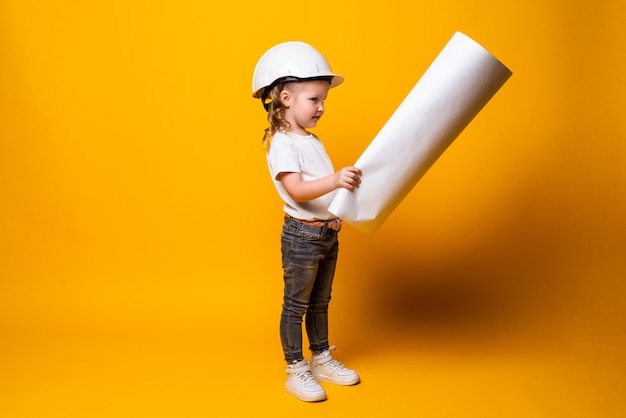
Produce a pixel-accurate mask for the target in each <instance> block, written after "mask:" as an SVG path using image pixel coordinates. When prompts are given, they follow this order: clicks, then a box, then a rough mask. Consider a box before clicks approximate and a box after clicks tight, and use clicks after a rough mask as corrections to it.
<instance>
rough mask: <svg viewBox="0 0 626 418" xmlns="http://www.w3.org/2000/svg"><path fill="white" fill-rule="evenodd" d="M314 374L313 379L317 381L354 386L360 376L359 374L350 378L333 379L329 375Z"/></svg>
mask: <svg viewBox="0 0 626 418" xmlns="http://www.w3.org/2000/svg"><path fill="white" fill-rule="evenodd" d="M314 376H315V380H317V381H318V383H333V384H335V385H340V386H354V385H356V384H357V383H359V382H360V381H361V378H360V377H359V376H357V377H356V378H354V379H352V380H335V379H333V378H331V377H326V376H319V375H316V374H314Z"/></svg>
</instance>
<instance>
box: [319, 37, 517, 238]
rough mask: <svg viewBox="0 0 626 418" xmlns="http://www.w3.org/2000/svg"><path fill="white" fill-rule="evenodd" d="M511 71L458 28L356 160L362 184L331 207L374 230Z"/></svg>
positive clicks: (363, 227)
mask: <svg viewBox="0 0 626 418" xmlns="http://www.w3.org/2000/svg"><path fill="white" fill-rule="evenodd" d="M511 74H512V73H511V71H510V70H509V69H508V68H506V67H505V66H504V65H503V64H502V63H501V62H500V61H498V60H497V59H496V58H495V57H494V56H493V55H491V54H490V53H489V52H488V51H486V50H485V49H484V48H483V47H481V46H480V45H479V44H477V43H476V42H475V41H473V40H472V39H470V38H469V37H468V36H466V35H464V34H462V33H460V32H456V33H455V34H454V35H453V36H452V38H451V39H450V41H449V42H448V43H447V44H446V46H445V47H444V49H443V50H442V51H441V52H440V53H439V55H438V56H437V58H436V59H435V61H433V63H432V64H431V65H430V67H429V68H428V69H427V70H426V72H425V73H424V75H422V77H421V78H420V79H419V81H418V82H417V84H416V85H415V87H413V89H412V90H411V91H410V92H409V94H408V96H407V97H406V98H405V99H404V101H403V102H402V103H401V104H400V106H399V107H398V109H397V110H396V111H395V112H394V113H393V115H392V116H391V118H390V119H389V120H388V121H387V123H386V124H385V125H384V126H383V128H382V129H381V130H380V132H379V133H378V134H377V135H376V137H375V138H374V139H373V140H372V142H371V143H370V144H369V146H368V147H367V149H366V150H365V151H364V152H363V154H362V155H361V156H360V157H359V159H358V160H357V161H356V163H355V164H354V165H355V166H356V167H358V168H360V169H361V170H362V172H363V175H362V183H361V186H360V187H359V188H358V189H355V190H354V191H348V190H347V189H340V190H339V191H338V192H337V195H336V196H335V198H334V199H333V201H332V203H331V205H330V207H329V208H328V210H329V211H330V212H331V213H333V214H335V215H337V216H339V217H341V218H343V219H344V221H346V222H348V223H349V224H350V225H352V226H353V227H355V228H356V229H358V230H360V231H362V232H365V233H368V234H373V233H374V232H375V231H376V230H377V229H378V228H379V227H380V225H382V223H383V222H384V221H385V220H386V219H387V217H388V216H389V215H390V214H391V212H393V210H394V209H395V208H396V207H397V206H398V204H400V202H401V201H402V200H403V199H404V198H405V197H406V195H407V194H408V193H409V192H410V191H411V190H412V189H413V187H414V186H415V185H416V184H417V182H418V181H419V180H420V178H421V177H422V176H423V175H424V174H425V173H426V171H427V170H428V169H429V168H430V167H431V166H432V165H433V163H434V162H435V161H436V160H437V159H438V158H439V157H440V156H441V154H442V153H443V152H444V151H445V150H446V148H448V146H449V145H450V144H451V143H452V141H454V139H455V138H456V137H457V136H458V135H459V134H460V133H461V131H463V129H465V127H466V126H467V125H468V124H469V123H470V121H471V120H472V119H473V118H474V117H475V116H476V115H477V114H478V112H480V110H481V109H482V108H483V106H485V104H487V102H488V101H489V100H490V99H491V97H492V96H493V95H494V94H495V93H496V92H497V91H498V89H500V87H501V86H502V85H503V84H504V83H505V82H506V81H507V80H508V78H509V77H510V76H511Z"/></svg>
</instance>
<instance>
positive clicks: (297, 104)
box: [280, 80, 330, 135]
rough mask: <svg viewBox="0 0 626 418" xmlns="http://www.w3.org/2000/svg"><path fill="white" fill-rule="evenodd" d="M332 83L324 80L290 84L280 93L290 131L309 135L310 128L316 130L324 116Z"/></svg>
mask: <svg viewBox="0 0 626 418" xmlns="http://www.w3.org/2000/svg"><path fill="white" fill-rule="evenodd" d="M329 88H330V83H329V82H328V81H324V80H310V81H299V82H295V83H290V84H288V85H287V86H286V88H285V89H284V90H283V91H282V92H281V93H280V98H281V101H282V102H283V106H284V107H285V120H287V122H289V123H290V124H291V128H290V131H291V132H293V133H295V134H299V135H308V132H307V131H306V130H307V129H308V128H314V127H315V125H317V121H318V120H319V119H320V118H321V117H322V115H323V114H324V100H326V97H327V96H328V89H329Z"/></svg>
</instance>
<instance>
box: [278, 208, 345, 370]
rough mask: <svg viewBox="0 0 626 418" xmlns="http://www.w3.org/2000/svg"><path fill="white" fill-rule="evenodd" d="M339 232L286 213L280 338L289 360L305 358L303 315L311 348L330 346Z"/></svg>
mask: <svg viewBox="0 0 626 418" xmlns="http://www.w3.org/2000/svg"><path fill="white" fill-rule="evenodd" d="M337 232H338V231H334V230H332V229H329V228H327V227H326V226H323V227H316V226H310V225H305V224H302V223H300V222H297V221H296V220H295V219H293V218H290V217H288V216H287V217H285V223H284V224H283V231H282V234H281V242H282V246H281V251H282V264H283V272H284V281H285V287H284V295H283V309H282V314H281V318H280V339H281V343H282V346H283V352H284V355H285V360H286V361H287V363H293V362H294V361H300V360H302V359H303V358H304V357H303V355H302V319H303V317H304V318H305V327H306V332H307V336H308V338H309V343H310V346H309V349H310V350H311V351H314V352H322V351H324V350H327V349H328V348H329V344H328V304H329V302H330V294H331V290H332V284H333V278H334V276H335V266H336V264H337V253H338V251H339V241H338V240H337Z"/></svg>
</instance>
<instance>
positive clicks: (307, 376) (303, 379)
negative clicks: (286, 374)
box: [293, 370, 317, 385]
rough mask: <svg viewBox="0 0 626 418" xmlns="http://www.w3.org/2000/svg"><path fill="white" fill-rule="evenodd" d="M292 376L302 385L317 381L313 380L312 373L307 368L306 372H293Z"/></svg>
mask: <svg viewBox="0 0 626 418" xmlns="http://www.w3.org/2000/svg"><path fill="white" fill-rule="evenodd" d="M293 377H294V378H296V379H297V380H298V381H299V382H300V383H302V384H303V385H308V384H312V383H317V380H315V376H313V373H311V372H310V371H309V370H307V371H306V372H300V373H294V374H293Z"/></svg>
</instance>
